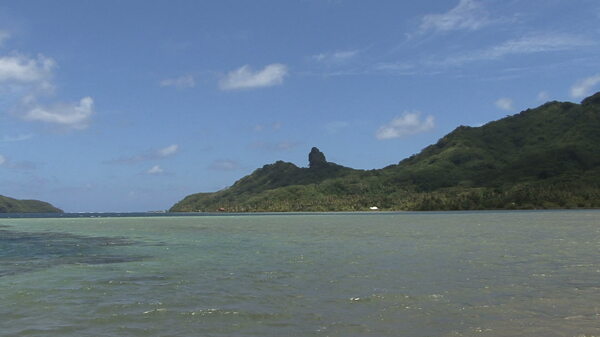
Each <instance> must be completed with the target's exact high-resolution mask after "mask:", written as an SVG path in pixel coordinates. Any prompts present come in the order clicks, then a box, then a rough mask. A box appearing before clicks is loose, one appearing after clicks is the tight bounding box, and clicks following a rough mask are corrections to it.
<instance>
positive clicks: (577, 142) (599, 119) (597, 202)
mask: <svg viewBox="0 0 600 337" xmlns="http://www.w3.org/2000/svg"><path fill="white" fill-rule="evenodd" d="M308 159H309V160H308V167H298V166H296V165H295V164H293V163H289V162H283V161H277V162H275V163H273V164H268V165H265V166H263V167H262V168H259V169H257V170H255V171H254V172H252V173H251V174H250V175H248V176H245V177H243V178H241V179H240V180H238V181H236V182H235V183H234V184H233V185H232V186H230V187H228V188H226V189H223V190H221V191H217V192H212V193H197V194H192V195H189V196H187V197H185V198H184V199H183V200H181V201H179V202H178V203H176V204H175V205H174V206H173V207H171V209H170V212H216V211H224V212H305V211H370V210H372V211H376V210H390V211H401V210H418V211H424V210H493V209H565V208H598V207H600V92H599V93H596V94H594V95H593V96H590V97H588V98H586V99H584V100H583V101H582V102H581V103H580V104H576V103H571V102H558V101H552V102H548V103H545V104H543V105H541V106H539V107H537V108H534V109H527V110H525V111H522V112H520V113H518V114H515V115H511V116H507V117H505V118H502V119H499V120H496V121H492V122H489V123H487V124H485V125H482V126H479V127H470V126H459V127H457V128H456V129H455V130H454V131H452V132H450V133H449V134H447V135H445V136H444V137H442V138H441V139H439V140H438V141H437V142H436V143H435V144H432V145H430V146H427V147H426V148H424V149H423V150H422V151H421V152H419V153H418V154H415V155H413V156H411V157H409V158H406V159H404V160H401V161H400V162H398V163H397V164H394V165H390V166H387V167H384V168H381V169H373V170H356V169H352V168H349V167H344V166H341V165H338V164H335V163H331V162H328V161H327V160H326V157H325V155H324V154H323V153H322V152H321V151H319V149H317V148H312V150H311V151H310V154H309V155H308Z"/></svg>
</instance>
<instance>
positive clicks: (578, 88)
mask: <svg viewBox="0 0 600 337" xmlns="http://www.w3.org/2000/svg"><path fill="white" fill-rule="evenodd" d="M599 83H600V74H597V75H594V76H591V77H586V78H584V79H581V80H579V81H577V83H575V84H574V85H573V86H572V87H571V96H573V97H574V98H583V97H585V96H588V95H590V94H591V90H592V89H593V88H594V87H595V86H596V85H597V84H599Z"/></svg>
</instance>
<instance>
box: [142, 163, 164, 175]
mask: <svg viewBox="0 0 600 337" xmlns="http://www.w3.org/2000/svg"><path fill="white" fill-rule="evenodd" d="M146 173H147V174H150V175H158V174H162V173H165V170H163V169H162V167H160V166H159V165H154V166H152V167H151V168H149V169H148V171H146Z"/></svg>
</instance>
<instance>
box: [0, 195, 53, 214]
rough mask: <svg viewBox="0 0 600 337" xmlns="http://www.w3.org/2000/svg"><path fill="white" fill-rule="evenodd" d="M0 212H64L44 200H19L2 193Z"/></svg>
mask: <svg viewBox="0 0 600 337" xmlns="http://www.w3.org/2000/svg"><path fill="white" fill-rule="evenodd" d="M0 213H63V211H62V210H61V209H59V208H56V207H54V206H52V205H51V204H49V203H47V202H44V201H39V200H17V199H13V198H9V197H5V196H2V195H0Z"/></svg>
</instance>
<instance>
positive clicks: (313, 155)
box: [308, 147, 327, 168]
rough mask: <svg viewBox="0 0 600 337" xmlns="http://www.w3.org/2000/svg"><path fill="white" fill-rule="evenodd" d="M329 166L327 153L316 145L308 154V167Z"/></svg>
mask: <svg viewBox="0 0 600 337" xmlns="http://www.w3.org/2000/svg"><path fill="white" fill-rule="evenodd" d="M323 166H327V160H326V159H325V154H323V152H321V151H319V149H317V148H316V147H313V148H312V149H311V150H310V153H309V154H308V167H310V168H313V167H323Z"/></svg>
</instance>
